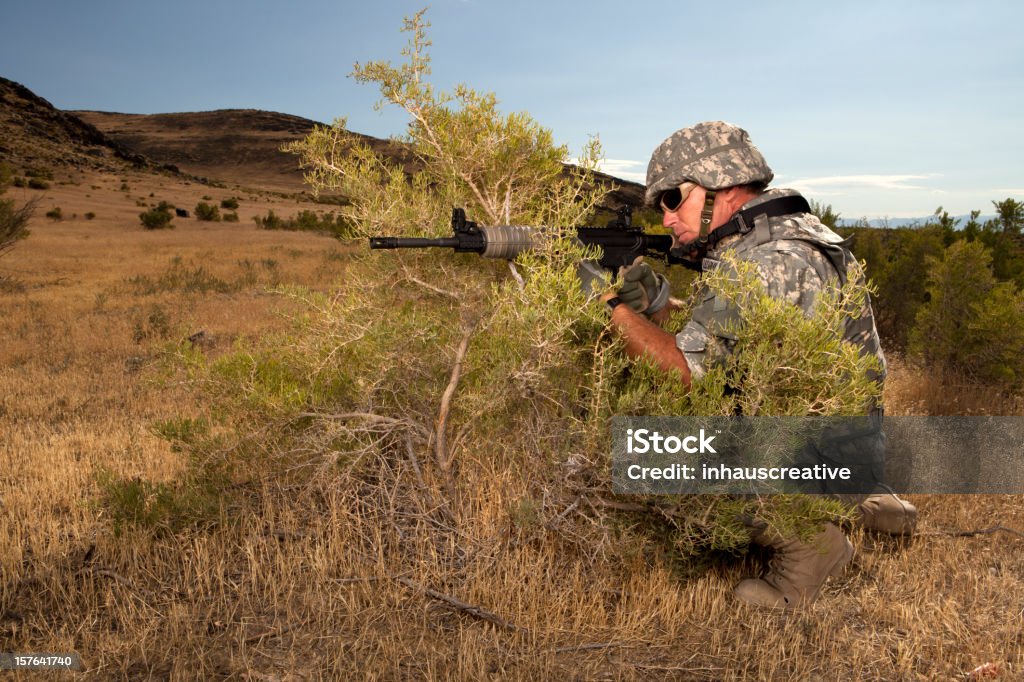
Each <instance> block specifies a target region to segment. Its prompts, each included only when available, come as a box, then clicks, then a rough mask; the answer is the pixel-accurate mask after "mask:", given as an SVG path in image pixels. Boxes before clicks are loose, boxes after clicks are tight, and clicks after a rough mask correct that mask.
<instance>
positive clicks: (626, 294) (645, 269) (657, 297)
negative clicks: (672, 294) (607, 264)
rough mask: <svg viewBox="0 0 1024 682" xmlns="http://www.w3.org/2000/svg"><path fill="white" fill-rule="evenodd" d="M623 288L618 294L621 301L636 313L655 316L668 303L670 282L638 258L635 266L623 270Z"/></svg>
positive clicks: (641, 257) (620, 272)
mask: <svg viewBox="0 0 1024 682" xmlns="http://www.w3.org/2000/svg"><path fill="white" fill-rule="evenodd" d="M619 275H620V276H621V277H622V287H621V288H619V291H618V293H617V294H616V295H617V296H618V297H619V299H620V300H621V301H622V302H623V303H625V304H626V305H628V306H629V307H630V308H632V309H633V310H634V311H635V312H638V313H643V314H645V315H653V314H654V313H656V312H658V311H659V310H661V309H662V308H664V307H665V305H666V304H667V303H668V296H669V286H668V280H667V279H665V277H664V276H663V275H658V274H655V272H654V270H652V269H651V266H650V265H648V264H647V263H644V262H643V256H637V258H636V260H634V261H633V264H632V265H630V266H628V267H624V268H621V269H620V270H619Z"/></svg>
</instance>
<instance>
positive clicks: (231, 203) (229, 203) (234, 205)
mask: <svg viewBox="0 0 1024 682" xmlns="http://www.w3.org/2000/svg"><path fill="white" fill-rule="evenodd" d="M220 207H221V208H226V209H228V210H229V211H236V210H238V199H236V198H235V197H231V198H228V199H221V200H220Z"/></svg>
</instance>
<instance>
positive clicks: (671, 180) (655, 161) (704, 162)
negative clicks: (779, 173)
mask: <svg viewBox="0 0 1024 682" xmlns="http://www.w3.org/2000/svg"><path fill="white" fill-rule="evenodd" d="M773 177H775V174H774V173H772V169H771V168H769V167H768V163H767V162H766V161H765V160H764V157H763V156H761V152H760V151H758V149H757V147H755V146H754V143H753V142H751V141H750V135H748V134H747V131H746V130H743V128H737V127H736V126H734V125H732V124H730V123H725V122H724V121H705V122H704V123H698V124H696V125H693V126H690V127H689V128H683V129H682V130H677V131H676V132H674V133H672V135H671V136H670V137H669V138H668V139H667V140H665V141H664V142H662V143H661V144H660V145H658V148H657V149H655V150H654V153H653V154H652V155H651V162H650V164H648V166H647V190H646V192H644V203H646V204H647V205H648V206H654V205H655V204H656V203H657V201H658V197H659V196H660V195H661V193H662V192H664V191H665V190H669V189H672V188H673V187H678V186H679V185H680V184H682V183H683V182H686V181H691V182H695V183H697V184H698V185H700V186H701V187H704V188H705V189H714V190H718V189H725V188H726V187H733V186H735V185H746V184H748V183H752V182H761V183H764V184H765V185H767V184H768V183H769V182H771V180H772V178H773Z"/></svg>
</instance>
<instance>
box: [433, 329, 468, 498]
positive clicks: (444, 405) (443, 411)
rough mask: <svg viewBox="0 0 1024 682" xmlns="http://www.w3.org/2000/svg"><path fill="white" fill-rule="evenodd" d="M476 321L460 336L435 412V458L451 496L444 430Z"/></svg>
mask: <svg viewBox="0 0 1024 682" xmlns="http://www.w3.org/2000/svg"><path fill="white" fill-rule="evenodd" d="M476 325H477V323H475V322H474V323H473V324H472V325H471V326H470V328H469V329H468V330H466V333H465V335H463V337H462V342H461V343H459V349H458V350H457V351H456V352H455V366H454V367H452V375H451V378H450V379H449V380H448V386H447V387H446V388H445V389H444V394H443V395H442V396H441V407H440V409H439V410H438V413H437V428H436V429H435V433H436V435H437V440H436V441H435V442H434V453H435V457H436V458H437V466H438V468H439V469H440V470H441V474H442V475H443V476H444V482H445V486H446V487H447V489H448V495H449V497H453V498H454V495H453V493H454V492H455V482H454V481H453V480H452V476H451V460H450V459H449V456H448V447H447V442H446V439H445V430H446V429H447V426H448V412H449V410H450V409H451V402H452V397H453V396H454V395H455V389H456V388H457V387H458V385H459V377H460V376H461V375H462V363H463V362H464V361H465V359H466V352H467V351H468V350H469V339H470V337H472V335H473V331H474V330H475V329H476Z"/></svg>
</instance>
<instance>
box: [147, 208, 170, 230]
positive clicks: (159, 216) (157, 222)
mask: <svg viewBox="0 0 1024 682" xmlns="http://www.w3.org/2000/svg"><path fill="white" fill-rule="evenodd" d="M139 220H140V221H142V226H143V227H145V228H146V229H147V230H163V229H171V228H173V227H174V225H173V224H172V223H171V213H170V211H168V210H166V209H163V208H160V207H159V206H157V207H156V208H153V209H150V210H148V211H143V212H142V213H140V214H139Z"/></svg>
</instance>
